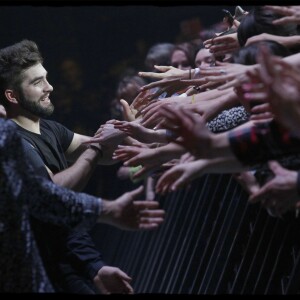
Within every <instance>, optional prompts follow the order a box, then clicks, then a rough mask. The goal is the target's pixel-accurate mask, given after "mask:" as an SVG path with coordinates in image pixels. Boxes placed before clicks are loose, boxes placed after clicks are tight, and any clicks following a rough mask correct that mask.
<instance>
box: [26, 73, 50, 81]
mask: <svg viewBox="0 0 300 300" xmlns="http://www.w3.org/2000/svg"><path fill="white" fill-rule="evenodd" d="M47 74H48V73H46V74H45V77H47ZM43 78H44V76H38V77H35V78H33V79H32V80H30V82H29V83H34V82H35V81H37V80H40V79H43Z"/></svg>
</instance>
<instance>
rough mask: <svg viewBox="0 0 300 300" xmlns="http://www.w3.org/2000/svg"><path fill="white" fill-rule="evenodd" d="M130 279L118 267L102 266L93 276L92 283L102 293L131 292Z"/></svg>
mask: <svg viewBox="0 0 300 300" xmlns="http://www.w3.org/2000/svg"><path fill="white" fill-rule="evenodd" d="M131 280H132V279H131V278H130V277H129V276H128V275H127V274H126V273H124V272H123V271H121V270H120V269H119V268H116V267H110V266H103V267H102V268H101V269H100V270H99V271H98V273H97V275H96V276H95V277H94V284H95V286H96V288H97V289H98V290H99V291H100V292H101V293H102V294H133V288H132V286H131V285H130V282H131Z"/></svg>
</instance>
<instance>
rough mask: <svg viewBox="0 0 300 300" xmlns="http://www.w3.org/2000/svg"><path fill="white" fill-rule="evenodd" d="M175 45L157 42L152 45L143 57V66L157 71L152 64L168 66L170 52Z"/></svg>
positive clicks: (148, 69)
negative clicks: (144, 57)
mask: <svg viewBox="0 0 300 300" xmlns="http://www.w3.org/2000/svg"><path fill="white" fill-rule="evenodd" d="M174 47H175V45H174V44H171V43H159V44H155V45H153V46H152V47H151V48H150V49H149V50H148V52H147V55H146V59H145V67H146V70H147V71H149V72H157V70H156V69H155V68H154V65H157V66H170V65H171V53H172V52H173V50H174Z"/></svg>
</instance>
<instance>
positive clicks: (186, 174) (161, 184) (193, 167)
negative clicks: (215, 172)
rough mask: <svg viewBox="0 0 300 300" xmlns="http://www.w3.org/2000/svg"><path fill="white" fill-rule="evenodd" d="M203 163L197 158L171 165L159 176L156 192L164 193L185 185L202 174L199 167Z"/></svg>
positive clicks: (203, 163)
mask: <svg viewBox="0 0 300 300" xmlns="http://www.w3.org/2000/svg"><path fill="white" fill-rule="evenodd" d="M204 165H205V162H204V161H202V160H197V161H192V162H187V163H182V164H179V165H176V166H174V167H172V168H171V169H169V170H168V171H166V172H165V173H164V174H163V175H162V176H161V177H160V178H159V180H158V182H157V185H156V192H157V193H161V194H165V193H166V192H172V191H175V190H177V189H178V188H181V187H183V186H185V185H187V184H188V183H190V182H191V181H192V180H194V179H195V178H197V177H200V176H201V175H202V173H201V169H202V167H203V166H204Z"/></svg>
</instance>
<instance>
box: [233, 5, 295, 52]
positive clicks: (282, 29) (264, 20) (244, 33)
mask: <svg viewBox="0 0 300 300" xmlns="http://www.w3.org/2000/svg"><path fill="white" fill-rule="evenodd" d="M281 17H282V16H281V15H279V14H276V13H274V12H272V11H270V10H268V9H266V8H265V7H263V6H256V7H254V8H253V9H252V10H251V11H250V12H249V13H248V14H247V15H245V16H244V17H243V19H242V20H241V23H240V25H239V27H238V29H237V37H238V41H239V44H240V46H241V47H243V46H244V45H245V44H246V42H247V40H248V38H250V37H252V36H255V35H259V34H262V33H268V34H272V35H279V36H291V35H297V34H298V32H297V25H295V24H284V25H273V24H272V21H273V20H276V19H278V18H281Z"/></svg>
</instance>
